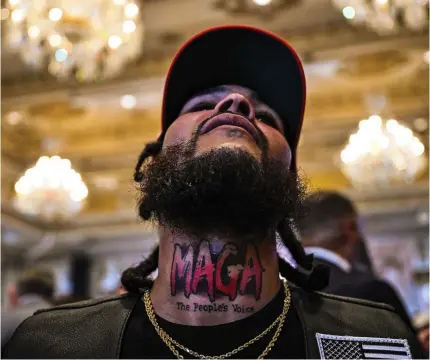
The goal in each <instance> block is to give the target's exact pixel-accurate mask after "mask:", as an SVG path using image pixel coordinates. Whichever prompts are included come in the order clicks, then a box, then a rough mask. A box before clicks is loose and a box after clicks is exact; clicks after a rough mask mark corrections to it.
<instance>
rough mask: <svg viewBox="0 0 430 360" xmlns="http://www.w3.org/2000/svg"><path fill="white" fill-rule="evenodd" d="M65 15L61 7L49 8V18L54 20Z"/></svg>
mask: <svg viewBox="0 0 430 360" xmlns="http://www.w3.org/2000/svg"><path fill="white" fill-rule="evenodd" d="M62 16H63V11H61V9H59V8H53V9H51V10H49V19H50V20H52V21H58V20H60V19H61V17H62Z"/></svg>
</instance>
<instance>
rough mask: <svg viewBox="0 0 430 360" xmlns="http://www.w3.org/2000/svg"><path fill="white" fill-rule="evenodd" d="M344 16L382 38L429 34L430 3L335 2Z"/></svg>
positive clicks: (412, 0)
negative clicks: (400, 32)
mask: <svg viewBox="0 0 430 360" xmlns="http://www.w3.org/2000/svg"><path fill="white" fill-rule="evenodd" d="M332 1H333V3H334V5H335V6H336V7H338V8H339V9H340V10H341V11H342V14H343V16H344V17H345V18H346V19H348V20H349V21H351V23H354V24H357V25H366V26H367V27H369V28H370V29H371V30H373V31H375V32H377V33H378V34H380V35H386V34H390V33H393V32H396V31H398V30H399V29H400V28H406V29H408V30H411V31H424V30H425V31H427V30H428V0H332Z"/></svg>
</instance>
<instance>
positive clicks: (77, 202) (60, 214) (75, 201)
mask: <svg viewBox="0 0 430 360" xmlns="http://www.w3.org/2000/svg"><path fill="white" fill-rule="evenodd" d="M15 191H16V198H15V206H16V207H17V209H18V210H20V211H21V212H23V213H25V214H29V215H37V216H40V217H41V218H43V219H45V220H54V219H64V218H68V217H70V216H72V215H74V214H76V213H78V212H79V211H81V209H82V206H83V201H84V199H85V198H86V197H87V195H88V189H87V187H86V185H85V183H84V182H83V181H82V179H81V175H80V174H79V173H77V172H76V171H75V170H73V169H72V168H71V164H70V161H69V160H67V159H62V158H60V157H59V156H52V157H47V156H42V157H41V158H40V159H39V160H38V161H37V163H36V165H35V166H34V167H32V168H30V169H28V170H27V171H26V172H25V174H24V175H23V176H22V177H21V178H20V179H19V180H18V182H17V183H16V184H15Z"/></svg>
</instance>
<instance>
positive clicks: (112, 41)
mask: <svg viewBox="0 0 430 360" xmlns="http://www.w3.org/2000/svg"><path fill="white" fill-rule="evenodd" d="M121 43H122V40H121V38H120V37H119V36H117V35H112V36H111V37H110V38H109V40H108V45H109V47H110V48H111V49H118V48H119V46H120V45H121Z"/></svg>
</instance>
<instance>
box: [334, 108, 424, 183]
mask: <svg viewBox="0 0 430 360" xmlns="http://www.w3.org/2000/svg"><path fill="white" fill-rule="evenodd" d="M340 158H341V168H342V171H343V173H344V174H345V175H346V176H347V177H348V178H349V179H350V180H351V182H352V184H353V185H354V186H355V187H358V188H360V187H368V186H382V187H383V186H387V185H390V184H394V183H402V182H403V183H404V182H411V181H412V180H413V179H414V178H415V177H416V176H417V175H418V174H419V173H420V172H421V171H422V170H424V168H425V166H426V162H427V160H426V157H425V155H424V145H423V144H422V143H421V141H420V140H419V139H418V138H417V137H415V136H414V135H413V133H412V131H411V130H410V129H409V128H407V127H405V126H403V125H401V124H399V123H398V122H397V121H396V120H388V121H382V119H381V118H380V117H379V116H376V115H373V116H370V117H369V118H368V119H366V120H361V121H360V123H359V129H358V131H357V132H356V133H355V134H353V135H351V136H350V138H349V142H348V144H347V145H346V146H345V148H344V149H343V150H342V152H341V155H340Z"/></svg>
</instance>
